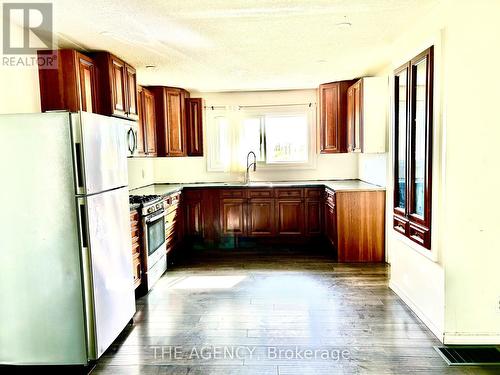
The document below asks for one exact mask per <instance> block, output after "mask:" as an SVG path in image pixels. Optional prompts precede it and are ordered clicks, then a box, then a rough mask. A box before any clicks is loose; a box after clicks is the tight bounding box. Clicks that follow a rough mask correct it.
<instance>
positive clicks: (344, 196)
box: [335, 191, 385, 262]
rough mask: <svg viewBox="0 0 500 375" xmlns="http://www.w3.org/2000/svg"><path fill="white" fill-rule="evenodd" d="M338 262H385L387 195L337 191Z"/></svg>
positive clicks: (370, 192)
mask: <svg viewBox="0 0 500 375" xmlns="http://www.w3.org/2000/svg"><path fill="white" fill-rule="evenodd" d="M335 195H336V211H337V231H338V233H337V240H338V246H337V247H338V260H339V262H383V261H384V246H385V244H384V241H385V238H384V233H385V220H384V219H385V214H384V212H385V192H383V191H362V192H359V191H358V192H337V193H336V194H335Z"/></svg>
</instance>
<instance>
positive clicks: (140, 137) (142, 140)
mask: <svg viewBox="0 0 500 375" xmlns="http://www.w3.org/2000/svg"><path fill="white" fill-rule="evenodd" d="M143 92H144V88H143V87H142V86H138V87H137V98H138V101H137V114H138V121H137V154H138V155H140V156H144V155H146V131H147V130H146V123H145V119H144V99H143V96H144V93H143Z"/></svg>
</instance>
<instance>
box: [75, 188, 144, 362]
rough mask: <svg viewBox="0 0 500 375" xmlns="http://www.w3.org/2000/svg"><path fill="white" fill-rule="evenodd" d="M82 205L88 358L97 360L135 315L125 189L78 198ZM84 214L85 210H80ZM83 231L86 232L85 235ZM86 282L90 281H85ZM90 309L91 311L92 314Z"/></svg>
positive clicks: (128, 215)
mask: <svg viewBox="0 0 500 375" xmlns="http://www.w3.org/2000/svg"><path fill="white" fill-rule="evenodd" d="M79 201H84V202H85V204H86V218H85V217H84V218H83V219H82V222H83V223H84V222H87V228H84V230H83V231H82V233H83V236H84V237H87V240H84V241H83V245H84V247H86V249H87V254H88V255H87V259H88V262H84V277H85V279H86V281H85V283H86V285H91V287H90V288H88V287H86V293H85V295H86V296H85V300H86V304H87V307H89V306H92V305H93V306H92V307H93V309H92V308H88V310H87V314H86V315H87V322H88V324H89V325H90V327H91V328H93V329H94V331H93V332H90V333H89V357H90V359H97V358H99V357H100V356H101V354H102V353H103V352H104V351H105V350H106V349H107V348H108V347H109V345H110V344H111V343H112V342H113V341H114V340H115V339H116V337H117V336H118V334H119V333H120V332H121V331H122V330H123V328H124V327H125V326H126V325H127V323H128V322H129V321H130V319H132V316H133V315H134V313H135V293H134V277H133V273H132V247H131V246H132V245H131V240H130V221H129V217H130V214H129V205H128V189H127V188H126V187H125V188H120V189H116V190H111V191H107V192H105V193H101V194H96V195H92V196H88V197H85V198H80V199H79ZM83 212H85V211H83ZM85 232H87V233H85ZM89 279H90V280H89ZM92 310H93V311H92Z"/></svg>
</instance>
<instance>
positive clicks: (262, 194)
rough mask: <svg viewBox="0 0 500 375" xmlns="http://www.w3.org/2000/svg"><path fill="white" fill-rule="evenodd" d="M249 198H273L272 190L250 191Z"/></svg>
mask: <svg viewBox="0 0 500 375" xmlns="http://www.w3.org/2000/svg"><path fill="white" fill-rule="evenodd" d="M248 197H249V198H272V197H273V190H272V189H250V190H249V191H248Z"/></svg>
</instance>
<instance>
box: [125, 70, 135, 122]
mask: <svg viewBox="0 0 500 375" xmlns="http://www.w3.org/2000/svg"><path fill="white" fill-rule="evenodd" d="M125 71H126V78H127V85H126V90H125V96H126V99H127V100H126V103H127V117H128V118H130V119H133V120H137V117H138V109H137V105H138V104H137V101H138V99H137V74H136V72H135V69H134V68H132V67H131V66H130V65H126V66H125Z"/></svg>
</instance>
